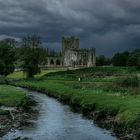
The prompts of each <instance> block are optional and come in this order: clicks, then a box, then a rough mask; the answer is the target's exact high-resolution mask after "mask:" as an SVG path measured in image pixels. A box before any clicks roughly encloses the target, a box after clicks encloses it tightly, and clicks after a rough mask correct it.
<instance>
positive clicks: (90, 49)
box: [67, 48, 95, 52]
mask: <svg viewBox="0 0 140 140" xmlns="http://www.w3.org/2000/svg"><path fill="white" fill-rule="evenodd" d="M67 50H70V51H79V52H80V51H81V52H82V51H87V52H88V51H95V48H89V49H86V48H80V49H72V48H70V49H67Z"/></svg>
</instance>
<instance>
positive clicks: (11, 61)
mask: <svg viewBox="0 0 140 140" xmlns="http://www.w3.org/2000/svg"><path fill="white" fill-rule="evenodd" d="M46 56H47V51H46V49H45V48H43V47H42V43H41V39H40V37H38V36H36V35H32V36H27V37H24V38H23V39H22V41H21V43H20V46H19V47H17V46H16V41H15V40H14V39H4V40H2V41H0V75H1V76H2V75H3V76H7V75H9V74H10V73H12V72H14V70H15V65H18V66H19V67H20V68H21V69H22V70H23V71H24V72H25V73H26V76H27V77H28V78H32V77H33V76H34V75H35V74H37V73H39V72H40V67H39V65H41V64H43V63H44V61H45V59H46Z"/></svg>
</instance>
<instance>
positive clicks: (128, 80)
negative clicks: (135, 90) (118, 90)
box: [116, 75, 139, 87]
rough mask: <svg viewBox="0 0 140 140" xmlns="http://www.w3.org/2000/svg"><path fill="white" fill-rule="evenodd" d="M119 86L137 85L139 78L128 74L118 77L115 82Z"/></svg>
mask: <svg viewBox="0 0 140 140" xmlns="http://www.w3.org/2000/svg"><path fill="white" fill-rule="evenodd" d="M116 84H117V85H119V86H120V87H138V86H139V79H138V77H137V75H130V76H125V77H122V78H120V79H119V80H118V81H117V83H116Z"/></svg>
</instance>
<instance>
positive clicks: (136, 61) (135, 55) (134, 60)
mask: <svg viewBox="0 0 140 140" xmlns="http://www.w3.org/2000/svg"><path fill="white" fill-rule="evenodd" d="M127 64H128V66H137V67H138V68H139V67H140V50H135V51H133V52H132V53H131V54H130V55H129V57H128V61H127Z"/></svg>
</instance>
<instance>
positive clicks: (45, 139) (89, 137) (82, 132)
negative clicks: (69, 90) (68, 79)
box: [2, 91, 116, 140]
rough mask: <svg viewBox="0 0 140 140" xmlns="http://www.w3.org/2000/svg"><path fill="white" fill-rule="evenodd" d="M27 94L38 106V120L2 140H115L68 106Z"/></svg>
mask: <svg viewBox="0 0 140 140" xmlns="http://www.w3.org/2000/svg"><path fill="white" fill-rule="evenodd" d="M27 92H29V94H31V95H33V96H34V98H35V99H36V100H37V102H38V103H39V106H40V114H39V117H38V120H36V121H35V125H34V126H33V127H28V128H25V129H24V130H14V131H12V132H10V133H8V134H7V135H6V136H5V137H3V139H2V140H12V139H14V138H17V137H22V138H24V137H29V138H32V139H33V140H116V138H115V137H113V136H111V134H110V133H109V132H108V131H106V130H104V129H101V128H99V127H97V126H95V125H94V124H93V121H91V120H88V119H85V118H83V117H82V115H81V114H78V113H73V112H72V111H71V110H70V108H69V106H67V105H63V104H61V103H60V102H59V101H57V100H55V99H53V98H50V97H47V96H46V95H44V94H41V93H38V92H30V91H27Z"/></svg>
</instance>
